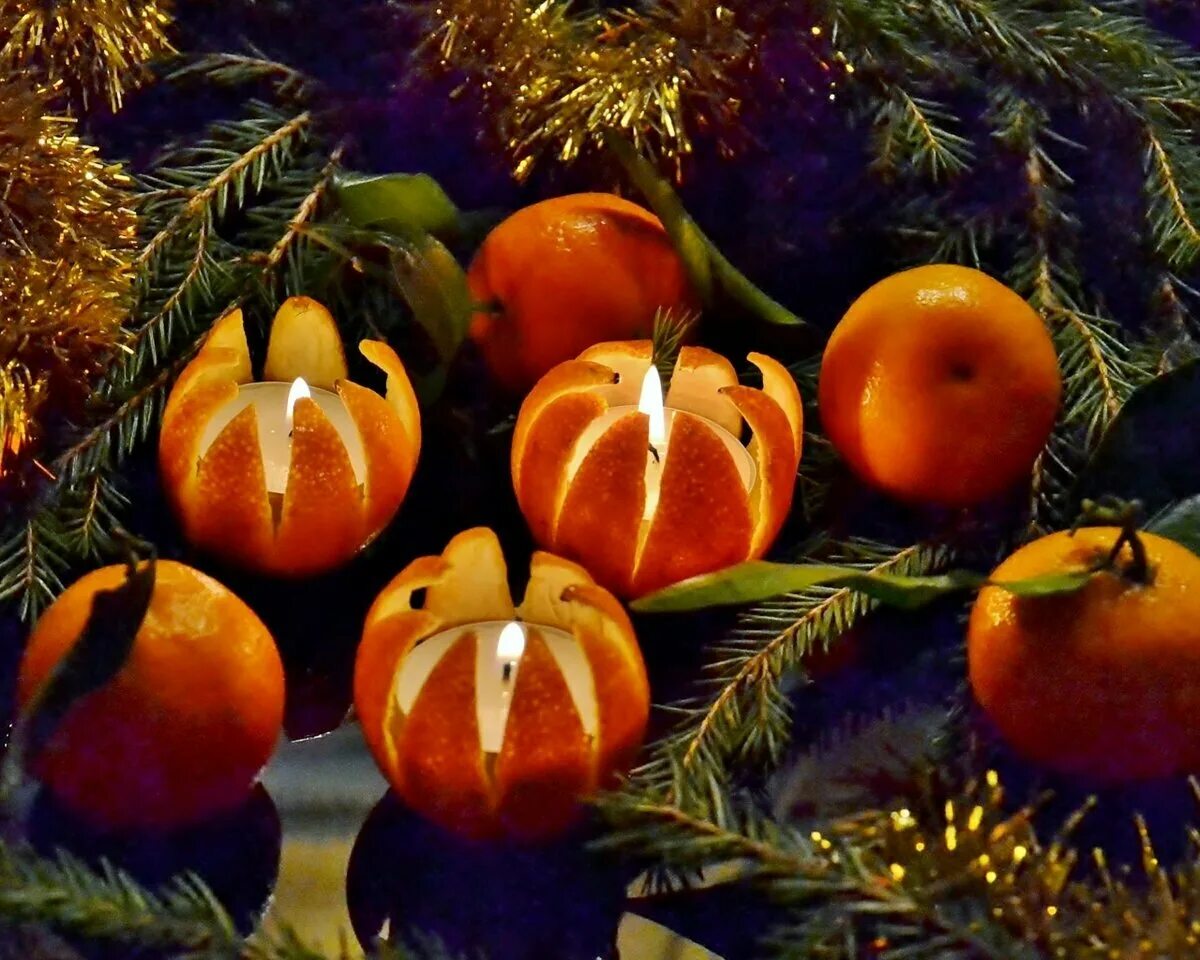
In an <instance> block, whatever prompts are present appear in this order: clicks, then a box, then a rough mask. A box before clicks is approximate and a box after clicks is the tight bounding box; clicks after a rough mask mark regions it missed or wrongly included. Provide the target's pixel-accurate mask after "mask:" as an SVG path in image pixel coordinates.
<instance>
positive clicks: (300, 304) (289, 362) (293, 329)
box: [263, 297, 349, 390]
mask: <svg viewBox="0 0 1200 960" xmlns="http://www.w3.org/2000/svg"><path fill="white" fill-rule="evenodd" d="M348 376H349V372H348V371H347V369H346V351H345V348H344V347H343V346H342V335H341V334H340V333H339V332H338V328H337V322H336V321H335V320H334V319H333V314H331V313H330V312H329V311H328V310H326V309H325V307H324V306H322V305H321V304H320V303H318V302H317V301H316V300H313V299H312V298H311V297H288V298H287V299H286V300H285V301H283V303H282V304H281V305H280V307H279V310H278V311H276V313H275V319H274V320H273V321H272V322H271V335H270V338H269V339H268V341H267V362H266V364H265V366H264V367H263V379H264V380H282V381H284V382H287V381H291V380H295V379H296V378H297V377H303V378H304V379H305V380H306V381H308V383H309V385H310V386H314V387H321V388H322V389H324V390H332V389H333V388H334V385H335V384H336V383H337V382H338V381H339V380H345V379H346V378H347V377H348Z"/></svg>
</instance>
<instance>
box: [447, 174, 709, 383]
mask: <svg viewBox="0 0 1200 960" xmlns="http://www.w3.org/2000/svg"><path fill="white" fill-rule="evenodd" d="M467 282H468V286H469V287H470V291H471V296H472V298H473V299H474V301H475V302H476V303H477V304H478V305H479V309H478V311H477V312H476V313H475V315H474V317H473V319H472V322H471V327H470V336H471V339H472V340H474V342H475V343H476V344H477V345H478V347H479V348H480V350H481V351H482V353H483V357H484V360H485V362H486V363H487V366H488V369H489V370H490V371H491V373H492V376H493V377H494V378H495V379H496V381H497V382H498V383H499V384H500V385H501V386H502V387H503V388H504V389H506V390H511V391H513V392H517V391H522V390H527V389H529V388H530V387H532V386H533V384H534V383H536V382H537V380H538V379H539V378H540V377H542V376H543V375H544V374H545V373H546V372H547V371H549V370H550V368H551V367H553V366H555V365H556V364H559V363H562V362H563V361H565V360H571V359H574V357H575V356H576V355H578V354H579V353H580V352H582V351H583V350H585V349H586V348H588V347H590V346H592V345H593V344H597V343H602V342H605V341H609V340H636V339H642V338H647V337H649V336H650V334H651V330H652V328H653V326H654V317H655V314H656V313H658V312H659V311H660V310H671V311H674V312H676V313H684V312H687V311H688V310H690V309H692V308H693V307H694V305H695V298H694V296H693V294H692V291H691V287H690V286H689V284H688V279H687V272H686V270H685V269H684V266H683V262H682V261H681V260H680V258H679V256H678V255H677V254H676V252H675V249H674V247H673V246H672V245H671V240H670V238H669V237H668V236H667V231H666V229H665V228H664V227H663V225H662V223H661V222H660V221H659V219H658V218H657V217H656V216H654V214H652V213H650V212H649V211H648V210H645V209H644V208H642V207H639V206H638V205H637V204H636V203H631V202H630V201H629V200H625V199H623V198H621V197H618V196H615V195H613V194H608V193H576V194H570V195H568V196H564V197H553V198H551V199H549V200H543V201H541V202H540V203H535V204H533V205H532V206H528V207H525V208H524V209H521V210H518V211H517V212H516V213H514V214H513V215H512V216H510V217H509V218H508V219H506V220H504V221H503V222H502V223H500V224H499V225H498V226H497V227H495V229H493V230H492V232H491V233H489V234H488V236H487V238H486V239H485V240H484V241H483V245H482V246H481V247H480V248H479V252H478V253H477V254H476V255H475V259H474V260H473V261H472V263H471V266H470V269H469V270H468V272H467Z"/></svg>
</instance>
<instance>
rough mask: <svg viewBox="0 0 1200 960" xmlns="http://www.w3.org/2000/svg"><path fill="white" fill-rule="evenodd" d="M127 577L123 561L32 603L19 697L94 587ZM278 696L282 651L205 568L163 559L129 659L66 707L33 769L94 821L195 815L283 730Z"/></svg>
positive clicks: (254, 766) (60, 646) (253, 770)
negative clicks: (36, 608) (34, 619)
mask: <svg viewBox="0 0 1200 960" xmlns="http://www.w3.org/2000/svg"><path fill="white" fill-rule="evenodd" d="M124 578H125V568H124V567H122V566H111V567H103V568H101V569H99V570H96V571H93V572H92V573H89V574H87V575H85V576H84V577H82V578H81V579H79V580H77V581H76V582H75V583H74V584H72V585H71V586H70V587H69V588H68V589H67V590H66V591H65V592H64V593H63V595H62V596H61V597H59V598H58V600H56V601H55V602H54V604H53V605H52V606H51V607H50V609H48V610H47V611H46V612H45V614H43V615H42V618H41V619H40V620H39V621H38V623H37V626H36V627H35V628H34V630H33V633H32V635H31V636H30V638H29V644H28V646H27V647H26V650H25V656H24V659H23V660H22V662H21V669H20V676H19V678H18V689H17V695H18V699H19V702H20V704H21V706H22V707H23V706H25V704H27V703H28V702H29V699H30V697H31V696H32V695H33V693H34V692H35V691H36V690H37V688H38V687H39V686H40V684H41V683H42V681H43V680H45V678H46V676H47V675H48V674H49V672H50V670H51V669H52V668H53V667H54V665H55V664H56V663H58V661H59V660H60V659H62V657H63V656H64V655H65V654H66V653H67V651H68V650H69V649H70V648H71V647H72V646H73V645H74V644H75V642H76V640H77V639H78V638H79V635H80V633H81V632H82V630H83V627H84V624H85V623H86V622H87V619H88V615H89V613H90V611H91V605H92V597H93V596H94V595H95V594H96V592H97V591H99V590H110V589H112V588H114V587H116V586H118V585H120V584H121V583H122V582H123V581H124ZM283 703H284V677H283V665H282V663H281V661H280V659H279V652H278V650H277V649H276V647H275V642H274V640H273V639H272V638H271V634H270V633H269V632H268V631H267V628H266V627H265V626H264V625H263V623H262V621H261V620H259V619H258V617H257V616H255V614H254V611H252V610H251V609H250V608H249V607H248V606H246V604H245V603H243V602H242V601H241V600H240V599H238V598H237V597H236V596H234V594H233V593H232V592H230V591H229V590H228V589H226V588H225V587H223V586H222V585H221V584H219V583H217V582H216V581H215V580H213V579H212V578H211V577H208V576H205V575H204V574H203V573H200V572H199V571H198V570H193V569H192V568H191V567H188V566H185V565H184V564H182V563H176V562H174V561H171V560H160V561H158V569H157V575H156V580H155V585H154V593H153V595H152V596H151V600H150V609H149V611H148V612H147V614H146V618H145V620H144V622H143V623H142V626H141V628H140V629H139V630H138V633H137V636H136V637H135V638H134V645H133V650H132V651H131V653H130V655H129V659H128V660H127V661H126V662H125V664H124V666H122V668H121V670H120V671H119V672H118V673H117V675H116V676H115V677H114V678H113V679H112V681H111V682H110V683H108V684H107V685H106V686H104V687H102V688H100V689H99V690H97V691H95V692H94V693H91V694H89V695H88V696H86V697H84V698H82V699H81V700H79V701H78V702H76V703H75V704H74V705H73V706H72V707H71V708H70V710H69V711H68V713H67V715H66V716H65V717H64V718H63V720H62V723H61V724H60V725H59V727H58V728H57V729H56V730H55V731H54V733H53V735H52V736H51V738H50V741H49V743H48V744H47V745H46V747H45V749H44V750H42V752H41V753H40V755H39V756H38V757H36V758H35V765H34V769H35V772H36V774H37V775H38V777H39V778H40V779H41V780H42V782H43V783H44V784H45V785H46V786H47V787H48V788H49V789H50V790H51V791H52V792H53V793H54V794H55V796H56V797H57V798H58V799H59V801H60V802H61V803H62V804H63V805H64V806H65V807H67V808H68V809H70V810H72V811H73V812H74V813H76V814H77V815H78V816H79V817H81V818H82V819H85V820H87V821H89V822H91V823H93V824H95V825H97V826H100V827H107V828H112V829H119V828H128V827H150V828H165V827H172V826H178V825H183V824H187V823H192V822H195V821H198V820H202V819H205V818H206V817H208V816H210V815H213V814H217V813H220V812H222V811H224V810H228V809H231V808H233V807H235V806H237V804H238V803H240V802H241V801H242V800H243V799H245V797H246V796H247V795H248V792H249V789H250V786H251V785H252V784H253V782H254V780H255V778H256V777H257V776H258V773H259V771H260V770H261V769H262V767H263V766H264V765H265V764H266V762H267V760H268V759H269V758H270V756H271V752H272V751H273V750H274V748H275V743H276V741H277V740H278V738H279V734H280V730H281V728H282V723H283Z"/></svg>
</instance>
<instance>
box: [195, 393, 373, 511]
mask: <svg viewBox="0 0 1200 960" xmlns="http://www.w3.org/2000/svg"><path fill="white" fill-rule="evenodd" d="M301 397H309V398H311V399H312V400H314V401H316V403H317V405H318V406H319V407H320V408H321V410H322V412H323V413H324V414H325V416H326V417H327V418H328V419H329V422H330V423H331V424H333V427H334V429H335V430H337V432H338V436H340V437H341V438H342V443H343V444H345V446H346V452H347V453H348V454H349V455H350V465H351V466H352V467H353V468H354V477H355V479H356V480H357V481H358V482H359V483H360V484H361V483H362V482H363V479H364V478H365V477H366V473H367V462H366V456H365V454H364V452H363V442H362V437H361V436H360V435H359V432H358V428H357V427H356V426H355V425H354V421H353V420H352V419H351V418H350V412H349V411H348V410H347V409H346V405H345V404H344V403H342V398H341V397H339V396H338V395H337V394H336V393H334V392H333V391H331V390H322V389H321V388H320V387H310V386H309V385H308V384H307V383H305V381H304V380H303V378H300V377H297V378H296V379H295V380H293V381H292V382H291V383H284V382H280V381H273V380H266V381H263V382H261V383H243V384H241V385H239V386H238V394H237V396H236V397H234V398H233V399H232V400H230V401H229V403H227V404H226V405H225V406H224V407H222V408H221V409H220V410H218V411H217V412H216V413H215V414H214V415H213V417H212V419H211V420H209V421H208V423H207V425H206V426H205V428H204V433H203V434H201V436H200V456H201V457H203V456H204V453H205V451H207V450H208V448H209V446H210V445H211V444H212V442H213V441H214V440H215V439H216V438H217V436H218V435H219V434H220V433H221V431H222V430H224V429H225V426H226V424H228V423H229V421H230V420H232V419H233V418H234V417H235V416H237V415H238V414H239V413H241V412H242V410H244V409H245V408H246V407H249V406H253V407H254V410H255V415H256V416H257V418H258V446H259V449H260V451H261V452H262V462H263V473H264V474H265V476H266V481H267V492H268V493H274V494H282V493H284V492H285V491H286V490H287V480H288V470H289V468H290V466H291V461H292V418H293V410H294V409H295V406H296V401H297V400H299V399H300V398H301Z"/></svg>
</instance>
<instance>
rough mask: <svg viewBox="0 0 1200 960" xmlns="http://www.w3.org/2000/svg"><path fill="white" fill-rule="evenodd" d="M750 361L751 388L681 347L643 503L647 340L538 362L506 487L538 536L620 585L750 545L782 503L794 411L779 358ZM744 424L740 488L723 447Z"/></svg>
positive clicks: (797, 433)
mask: <svg viewBox="0 0 1200 960" xmlns="http://www.w3.org/2000/svg"><path fill="white" fill-rule="evenodd" d="M749 359H750V361H751V362H752V363H754V364H756V365H757V366H758V367H759V369H760V370H761V371H762V373H763V389H761V390H759V389H755V388H753V387H748V386H743V385H740V384H738V382H737V376H736V371H735V370H734V368H733V365H732V364H730V362H729V361H728V360H726V359H725V358H724V357H722V356H721V355H720V354H717V353H714V352H713V351H711V350H707V349H705V348H703V347H684V348H683V349H681V350H680V352H679V358H678V360H677V361H676V364H675V370H674V373H673V375H672V379H671V385H670V389H669V391H668V393H667V398H666V403H665V405H666V406H667V407H668V408H669V410H672V411H674V413H673V414H672V415H670V416H669V417H668V423H669V424H670V426H669V435H668V436H667V438H666V442H665V443H664V444H662V446H663V450H664V453H665V460H664V461H663V462H662V466H661V472H659V473H658V480H657V483H658V491H657V500H656V503H651V504H650V505H649V506H647V493H648V491H647V486H646V484H647V477H650V479H651V482H654V477H653V469H654V464H653V463H648V462H647V457H648V455H651V456H653V455H655V454H657V453H659V450H658V447H657V446H656V447H655V448H654V449H653V450H651V449H650V445H649V431H648V420H649V418H648V417H647V416H645V415H644V414H640V413H639V412H638V411H637V405H638V401H639V395H640V392H641V385H642V381H643V378H644V377H645V375H646V372H647V370H648V369H649V367H650V362H651V344H650V342H649V341H645V340H639V341H629V342H615V343H601V344H596V345H595V346H593V347H589V348H588V349H587V350H585V351H584V352H583V353H581V354H580V355H579V357H578V358H577V359H576V360H571V361H567V362H566V363H562V364H560V365H559V366H557V367H555V368H554V369H552V370H551V371H550V372H549V373H547V374H546V376H545V377H543V378H542V380H541V381H540V382H539V383H538V384H537V385H536V386H534V388H533V390H532V391H531V392H530V394H529V396H528V397H527V398H526V400H525V403H524V404H522V406H521V411H520V413H519V414H518V417H517V423H516V427H515V430H514V441H513V452H512V476H513V488H514V490H515V492H516V496H517V502H518V504H519V506H520V508H521V511H522V513H523V514H524V516H525V519H526V522H527V523H528V524H529V528H530V531H531V532H532V533H533V536H534V539H535V540H536V541H537V543H538V544H539V545H540V546H542V547H544V548H545V549H546V550H549V551H552V552H554V553H556V554H559V555H561V556H565V557H569V558H570V559H572V560H574V561H576V562H578V563H581V564H583V565H584V566H585V567H587V569H588V570H589V571H591V573H592V575H593V576H594V577H595V578H596V580H597V581H598V582H600V583H601V584H603V585H604V586H606V587H607V588H609V589H610V590H613V591H614V592H616V593H617V594H619V595H621V596H624V597H636V596H640V595H642V594H644V593H646V592H649V591H651V590H654V589H658V588H659V587H663V586H667V585H669V584H671V583H674V582H677V581H678V580H682V579H686V578H687V577H691V576H696V575H699V574H703V573H708V572H711V571H713V570H717V569H720V568H722V567H724V566H728V565H731V564H734V563H738V562H740V561H743V560H748V559H753V558H756V557H760V556H762V555H763V554H764V553H765V552H766V551H767V550H768V549H769V548H770V546H771V544H772V542H773V541H774V539H775V537H776V536H777V535H778V532H779V529H780V527H781V526H782V524H783V522H784V520H785V519H786V516H787V512H788V509H789V508H790V505H791V500H792V495H793V493H794V491H795V483H796V472H797V469H798V466H799V462H800V453H801V448H802V441H803V429H804V420H803V406H802V404H801V400H800V392H799V390H798V389H797V387H796V384H795V381H794V380H793V379H792V377H791V375H790V374H789V373H788V371H787V369H786V368H785V367H783V366H782V365H781V364H779V363H778V362H776V361H775V360H772V359H771V358H770V357H766V356H764V355H762V354H752V355H751V356H750V358H749ZM625 410H628V411H629V412H628V415H622V412H623V411H625ZM747 428H749V445H748V448H747V453H748V456H749V458H750V459H751V460H753V462H754V465H755V469H756V473H757V475H756V477H755V479H754V482H753V484H751V485H750V488H749V489H747V483H749V479H748V471H746V473H747V479H746V480H745V481H743V473H742V472H741V471H739V464H738V462H737V459H738V453H737V450H736V448H735V444H736V445H740V444H741V443H742V436H743V432H744V431H746V430H747ZM726 434H728V436H726ZM731 438H732V439H731ZM649 492H650V493H651V495H653V493H654V491H653V490H650V491H649ZM647 513H648V514H649V515H648V516H647V515H646V514H647Z"/></svg>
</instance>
